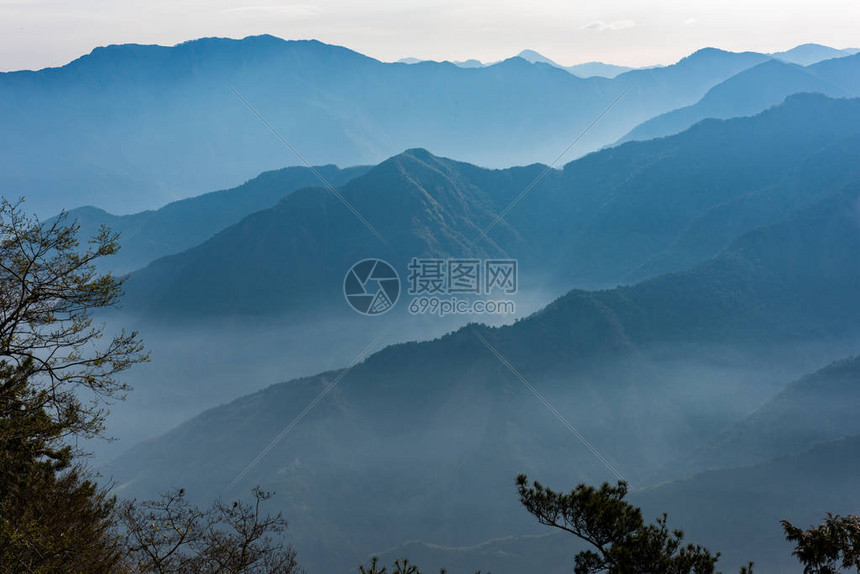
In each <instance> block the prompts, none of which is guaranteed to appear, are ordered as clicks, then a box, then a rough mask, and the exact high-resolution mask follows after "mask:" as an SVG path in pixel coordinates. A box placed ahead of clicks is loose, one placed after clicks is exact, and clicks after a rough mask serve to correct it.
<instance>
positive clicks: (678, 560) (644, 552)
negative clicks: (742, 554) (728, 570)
mask: <svg viewBox="0 0 860 574" xmlns="http://www.w3.org/2000/svg"><path fill="white" fill-rule="evenodd" d="M517 488H518V490H519V494H520V502H522V504H523V506H524V507H525V508H526V510H528V511H529V512H530V513H531V514H532V515H534V516H535V517H536V518H537V519H538V521H539V522H540V523H541V524H545V525H547V526H552V527H555V528H558V529H560V530H563V531H565V532H569V533H571V534H573V535H574V536H577V537H579V538H581V539H582V540H584V541H585V542H587V543H588V544H590V545H591V546H592V547H593V548H594V550H585V551H583V552H580V553H579V554H577V555H576V558H575V566H574V572H576V574H594V573H598V572H608V573H610V574H628V573H631V574H632V573H635V572H663V573H670V574H713V572H714V567H715V565H716V563H717V560H718V559H719V556H720V555H719V554H711V552H710V551H709V550H708V549H707V548H704V547H702V546H699V545H694V544H688V545H686V546H683V545H682V542H683V539H684V534H683V533H682V532H681V531H680V530H673V531H669V528H668V520H667V517H666V515H665V514H664V515H663V516H662V517H661V518H658V519H657V521H656V523H654V524H645V522H644V520H643V519H642V512H641V510H640V509H639V508H636V507H634V506H632V505H631V504H630V503H628V502H626V501H625V500H624V497H625V496H626V495H627V483H625V482H621V481H619V482H618V484H617V485H616V486H611V485H609V484H608V483H604V484H603V485H602V486H601V487H600V488H599V489H598V488H594V487H593V486H588V485H585V484H580V485H579V486H577V487H576V488H575V489H574V490H572V491H570V492H569V493H567V494H565V493H560V492H554V491H552V490H550V489H548V488H546V487H544V486H543V485H542V484H540V483H539V482H534V483H533V484H532V485H531V486H530V485H529V484H528V479H527V477H526V476H525V475H520V476H518V477H517ZM595 550H596V551H595ZM750 567H751V565H750Z"/></svg>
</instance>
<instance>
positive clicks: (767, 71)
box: [619, 55, 860, 143]
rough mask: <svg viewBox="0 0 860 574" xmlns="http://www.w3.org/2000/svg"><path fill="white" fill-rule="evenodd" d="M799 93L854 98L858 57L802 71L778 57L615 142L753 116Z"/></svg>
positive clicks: (859, 78)
mask: <svg viewBox="0 0 860 574" xmlns="http://www.w3.org/2000/svg"><path fill="white" fill-rule="evenodd" d="M801 92H816V93H820V94H825V95H828V96H830V97H857V96H860V55H854V56H847V55H845V56H844V57H840V58H838V59H835V60H827V61H823V62H821V63H816V64H813V65H810V66H808V67H805V68H804V67H801V66H798V65H797V64H791V63H785V62H783V61H780V60H778V59H775V60H769V61H767V62H763V63H761V64H758V65H757V66H753V67H752V68H749V69H747V70H744V71H742V72H740V73H738V74H737V75H736V76H733V77H731V78H729V79H727V80H726V81H724V82H722V83H721V84H718V85H717V86H714V87H713V88H711V89H710V90H709V91H708V93H707V94H705V95H704V97H702V99H701V100H699V101H698V102H697V103H695V104H693V105H692V106H687V107H683V108H680V109H677V110H673V111H671V112H667V113H665V114H661V115H659V116H657V117H654V118H651V119H649V120H648V121H646V122H644V123H643V124H641V125H639V126H637V127H636V128H635V129H633V130H632V131H631V132H630V133H628V134H627V135H625V136H624V137H623V138H621V139H620V140H619V143H622V142H626V141H633V140H638V141H644V140H649V139H653V138H657V137H665V136H668V135H672V134H676V133H679V132H682V131H684V130H686V129H687V128H689V127H690V126H692V125H693V124H695V123H696V122H699V121H701V120H704V119H706V118H718V119H719V118H722V119H725V118H733V117H739V116H749V115H754V114H757V113H759V112H761V111H762V110H764V109H766V108H768V107H771V106H774V105H776V104H778V103H780V102H782V101H783V100H784V99H785V98H786V97H788V96H790V95H792V94H797V93H801Z"/></svg>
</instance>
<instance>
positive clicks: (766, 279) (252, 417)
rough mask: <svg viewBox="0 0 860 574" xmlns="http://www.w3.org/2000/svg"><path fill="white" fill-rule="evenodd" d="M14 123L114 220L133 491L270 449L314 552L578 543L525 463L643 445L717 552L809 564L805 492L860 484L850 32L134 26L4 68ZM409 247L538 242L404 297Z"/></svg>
mask: <svg viewBox="0 0 860 574" xmlns="http://www.w3.org/2000/svg"><path fill="white" fill-rule="evenodd" d="M580 76H582V77H580ZM234 90H235V92H236V93H238V94H239V95H240V97H241V98H244V99H245V102H243V101H242V100H241V99H240V97H237V95H236V93H234ZM622 95H623V97H621V99H618V100H617V103H615V104H614V105H613V102H615V101H616V99H617V98H619V97H620V96H622ZM249 105H250V107H251V108H253V109H249ZM604 112H605V113H604ZM256 114H259V116H260V117H257V115H256ZM260 118H262V119H263V121H261V119H260ZM596 120H599V121H596ZM595 121H596V123H594V124H593V126H592V122H595ZM0 123H2V125H3V126H4V127H3V130H2V134H3V135H2V136H0V189H3V190H4V196H7V197H11V196H15V195H18V191H19V190H20V191H21V192H22V193H24V192H26V195H27V203H26V204H25V205H26V207H27V210H36V211H39V212H40V214H42V215H43V217H44V218H46V219H48V218H50V217H51V216H54V215H56V213H57V212H59V210H60V209H68V210H69V212H68V216H69V218H70V219H71V220H73V221H75V222H77V224H79V225H80V231H81V233H82V235H84V236H91V235H93V234H95V233H97V232H98V230H99V229H100V228H101V226H103V225H107V226H109V227H111V228H112V229H113V230H114V231H116V232H118V233H119V234H120V242H121V244H122V245H123V248H122V250H121V251H120V252H119V253H118V254H116V255H112V256H110V257H107V258H105V259H104V261H101V262H100V269H101V270H104V271H111V272H114V273H117V274H121V275H123V276H125V277H126V281H125V283H124V285H123V289H124V291H125V293H124V296H123V298H122V301H121V305H120V306H119V308H118V309H113V310H110V311H107V312H104V313H100V314H99V315H98V316H97V317H96V319H97V321H100V322H102V321H103V322H104V323H105V324H107V325H109V326H110V327H111V328H113V327H117V328H119V327H124V328H129V329H139V330H140V331H141V332H142V333H143V335H144V337H145V339H146V341H147V344H148V346H149V348H150V349H151V350H152V361H151V362H150V363H149V364H146V365H142V366H140V367H139V368H136V369H134V370H133V371H132V372H131V373H129V374H128V376H127V377H126V378H125V379H124V380H125V381H126V382H128V383H130V385H131V386H132V387H133V391H132V392H131V393H130V395H129V398H128V400H127V401H125V402H124V403H118V404H113V405H111V410H112V415H111V418H110V419H109V421H108V434H109V435H111V436H115V437H118V438H119V439H120V440H119V441H117V442H114V443H109V444H102V443H98V444H95V443H86V444H85V445H84V447H85V448H87V449H90V450H93V451H95V453H96V456H95V458H94V459H93V464H94V465H95V466H96V467H97V468H98V471H99V472H100V473H101V475H102V478H103V480H104V481H105V482H110V483H111V484H113V485H115V489H114V492H115V494H117V496H119V497H120V498H134V497H138V498H150V497H154V496H156V495H158V493H160V492H163V491H165V490H167V489H169V488H180V487H181V488H184V489H185V490H186V491H187V492H188V493H189V497H190V498H192V499H193V500H195V501H199V502H208V501H209V500H211V499H214V498H216V497H219V496H222V497H228V496H233V495H234V494H236V495H238V494H239V493H244V492H247V491H248V490H249V489H250V488H252V487H254V486H256V485H259V486H261V487H262V488H263V489H265V490H269V491H273V492H274V493H275V495H274V497H273V498H272V499H271V500H270V501H268V503H267V504H269V505H270V506H271V508H272V509H273V510H274V511H276V512H283V513H284V515H285V517H286V518H287V519H288V520H289V530H288V538H289V539H290V540H291V541H293V542H294V543H295V546H296V549H297V550H298V553H299V561H300V563H301V564H302V565H303V566H304V567H305V568H306V569H307V571H308V572H309V573H313V572H325V573H341V572H342V573H346V572H354V571H355V569H356V567H357V565H358V564H359V563H362V562H366V560H367V559H368V558H369V557H370V556H372V555H375V556H380V557H382V558H383V559H384V560H385V561H386V562H391V561H393V560H394V559H398V558H402V557H404V556H408V557H409V558H410V560H411V561H414V562H419V563H421V565H422V568H424V569H427V571H433V569H438V568H442V567H445V568H448V571H451V572H458V571H463V572H470V571H476V570H479V569H480V570H481V571H485V572H486V571H492V572H495V573H496V574H521V573H524V572H547V573H556V572H557V573H559V574H560V573H561V572H569V571H570V569H571V560H572V556H573V554H574V553H575V552H576V551H578V550H579V549H581V548H582V546H581V545H579V543H578V542H577V541H575V540H572V539H571V538H570V537H567V536H565V535H560V534H556V533H551V532H547V530H546V529H544V528H543V527H541V526H540V525H539V524H537V523H535V521H534V520H533V518H532V517H531V516H529V515H528V514H527V513H526V512H525V511H524V510H523V508H522V507H521V505H520V504H519V503H518V501H517V496H516V489H515V486H514V478H515V476H517V475H518V474H520V473H526V474H528V475H529V476H530V477H531V478H534V479H538V480H540V481H541V482H543V483H544V484H547V485H549V486H551V487H553V488H556V489H559V490H569V489H570V488H573V487H575V486H576V485H577V484H578V483H580V482H586V483H589V484H597V485H599V484H600V483H601V482H603V481H608V482H614V481H615V480H618V479H624V480H626V481H628V482H629V484H630V485H631V501H632V502H633V503H635V504H637V505H641V506H642V508H643V511H644V513H645V515H646V517H647V518H648V519H649V520H650V519H652V518H653V517H657V516H660V515H661V514H662V513H663V512H668V513H669V516H670V522H669V524H670V527H671V528H681V529H683V530H684V531H685V532H686V533H687V535H688V538H689V539H690V540H691V541H693V542H696V543H701V544H704V545H706V546H708V547H709V548H713V549H714V550H715V551H720V552H721V553H722V554H723V559H722V560H721V561H720V564H719V566H720V569H722V570H723V571H731V570H735V571H736V570H737V569H738V567H740V566H741V565H745V564H747V562H748V561H750V560H752V561H754V562H755V563H756V570H757V571H758V570H759V569H761V571H763V572H770V571H793V570H792V569H793V568H794V569H796V562H795V560H794V558H793V557H792V556H791V554H790V548H789V545H788V544H786V543H785V541H784V539H783V537H782V533H781V531H780V526H779V520H780V519H783V518H787V519H790V520H792V521H797V522H799V523H802V524H809V523H813V522H815V521H818V520H820V519H821V517H822V516H823V515H824V514H825V513H827V512H839V513H843V514H848V513H854V514H858V513H860V498H858V494H857V488H856V487H857V476H858V474H857V473H858V470H860V468H858V464H860V462H858V461H860V418H858V417H857V413H858V412H860V358H858V357H860V355H859V354H860V297H858V293H860V54H858V53H857V51H856V50H851V49H844V50H837V49H834V48H829V47H827V46H822V45H817V44H805V45H801V46H798V47H797V48H794V49H792V50H789V51H786V52H780V53H774V54H763V53H754V52H744V53H732V52H726V51H722V50H718V49H714V48H704V49H702V50H699V51H697V52H695V53H693V54H691V55H690V56H688V57H686V58H684V59H682V60H681V61H679V62H678V63H676V64H674V65H671V66H665V67H654V68H643V69H628V68H625V67H621V66H609V65H607V64H602V63H599V62H598V63H588V64H580V65H577V66H569V67H565V66H560V65H559V64H557V63H556V62H554V61H552V60H550V59H548V58H546V57H544V56H542V55H541V54H539V53H537V52H535V51H533V50H525V51H523V52H521V53H520V54H519V55H518V56H517V57H514V58H510V59H507V60H504V61H501V62H497V63H493V64H483V63H481V62H478V61H476V60H475V61H472V60H470V61H468V62H455V63H451V62H441V63H440V62H429V61H427V62H425V61H417V60H413V59H407V61H403V62H399V63H383V62H380V61H377V60H375V59H373V58H369V57H366V56H364V55H362V54H359V53H357V52H354V51H352V50H349V49H347V48H343V47H338V46H332V45H327V44H324V43H321V42H318V41H313V40H309V41H285V40H281V39H279V38H275V37H273V36H255V37H249V38H245V39H243V40H227V39H220V38H205V39H200V40H194V41H190V42H186V43H183V44H179V45H177V46H173V47H163V46H141V45H135V44H124V45H115V46H108V47H104V48H98V49H96V50H94V51H93V52H92V53H90V54H88V55H86V56H83V57H81V58H79V59H77V60H75V61H73V62H71V63H70V64H68V65H66V66H63V67H60V68H52V69H45V70H39V71H35V72H29V71H22V72H12V73H5V74H0ZM267 124H268V125H267ZM590 126H591V127H590ZM272 131H276V132H278V135H275V134H273V133H272ZM582 134H585V135H584V137H582V138H581V139H577V137H578V136H580V135H582ZM279 136H282V137H283V138H284V140H285V141H286V142H289V143H288V145H287V146H285V145H284V142H282V141H280V139H279ZM572 143H574V144H575V145H574V146H573V147H572V148H571V150H570V152H569V154H567V155H564V154H563V155H559V154H561V153H562V152H563V151H564V150H565V149H566V148H568V146H570V145H571V144H572ZM293 145H294V146H295V148H296V150H297V151H298V152H299V153H300V154H301V155H302V158H301V159H299V158H297V157H295V156H294V155H292V152H291V151H290V149H289V148H288V146H293ZM556 158H558V159H556ZM304 160H307V161H308V163H309V165H314V166H316V167H313V168H310V167H309V166H306V165H304V163H303V161H304ZM553 162H554V163H553ZM285 166H287V167H285ZM329 185H330V186H331V188H329ZM213 190H218V191H213ZM357 214H358V215H357ZM375 258H379V259H382V260H384V261H386V262H388V263H389V264H391V266H392V267H393V268H394V269H395V270H396V271H397V273H398V274H399V279H400V289H401V296H400V299H399V300H398V301H397V302H396V304H395V305H394V307H393V309H392V310H391V311H390V312H388V313H386V314H384V315H381V316H375V317H368V316H364V315H360V314H358V313H356V312H355V311H354V310H353V309H352V308H351V307H350V306H349V303H348V302H347V299H346V298H345V296H344V293H345V291H344V284H345V276H346V274H347V271H348V270H349V269H350V268H351V267H352V266H353V264H355V263H356V262H358V261H361V260H364V259H375ZM413 258H432V259H438V260H443V259H450V258H456V259H485V258H495V259H514V260H516V261H517V265H518V290H517V291H516V292H515V293H510V294H506V297H507V298H509V299H510V300H511V301H512V302H514V303H515V304H516V310H515V311H514V312H512V313H509V314H498V315H493V314H480V313H460V314H452V315H450V316H447V317H438V316H434V315H433V314H432V313H431V314H416V313H414V312H410V308H409V303H410V295H409V294H408V293H406V288H407V284H408V281H409V279H408V278H409V274H410V262H411V261H412V259H413ZM485 295H486V294H482V295H479V296H478V297H483V298H488V297H489V296H486V297H485ZM547 405H551V408H547ZM560 419H563V420H560ZM273 439H276V440H274V441H273ZM258 453H263V454H264V456H261V457H259V458H256V457H257V456H258ZM596 453H599V456H598V455H596ZM252 462H253V464H249V463H252Z"/></svg>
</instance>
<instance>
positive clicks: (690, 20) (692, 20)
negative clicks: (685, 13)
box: [684, 18, 698, 26]
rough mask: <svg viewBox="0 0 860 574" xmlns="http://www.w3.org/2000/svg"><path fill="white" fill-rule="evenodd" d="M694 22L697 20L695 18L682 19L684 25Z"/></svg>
mask: <svg viewBox="0 0 860 574" xmlns="http://www.w3.org/2000/svg"><path fill="white" fill-rule="evenodd" d="M696 22H698V20H697V19H695V18H687V19H686V20H684V26H689V25H690V24H695V23H696Z"/></svg>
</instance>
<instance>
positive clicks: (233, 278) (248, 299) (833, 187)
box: [126, 96, 860, 318]
mask: <svg viewBox="0 0 860 574" xmlns="http://www.w3.org/2000/svg"><path fill="white" fill-rule="evenodd" d="M728 142H731V143H730V144H729V143H728ZM858 154H860V100H828V99H826V98H824V97H820V96H798V97H794V98H791V99H790V100H789V101H788V102H786V103H785V104H784V105H782V106H779V107H776V108H773V109H772V110H769V111H767V112H765V113H763V114H760V115H759V116H755V117H753V118H741V119H736V120H731V121H726V122H716V121H714V122H705V123H703V124H700V125H698V126H696V127H695V128H694V129H692V130H690V131H688V132H685V133H682V134H679V135H678V136H675V137H673V138H668V139H665V140H656V141H653V142H645V143H631V144H627V145H624V146H620V147H618V148H611V149H608V150H604V151H601V152H599V153H595V154H592V155H590V156H587V157H585V158H583V159H581V160H578V161H575V162H571V163H570V164H567V165H566V166H565V167H564V169H563V170H551V171H549V172H547V173H546V174H545V176H544V177H543V178H542V179H541V181H540V182H539V183H538V184H537V185H536V186H535V187H534V189H533V190H531V191H530V192H529V196H528V198H526V199H524V200H523V201H521V202H520V203H519V204H518V205H517V206H516V208H515V209H512V210H511V211H510V212H509V213H508V214H506V216H505V218H503V219H502V220H500V221H499V222H498V224H497V225H496V226H495V227H494V228H493V229H492V230H491V232H490V233H489V234H487V236H486V237H484V238H482V239H481V241H479V242H478V243H476V244H475V245H472V241H474V240H476V239H477V238H479V237H480V236H481V233H482V231H483V230H484V229H485V228H486V227H487V226H488V225H490V224H491V223H492V222H493V221H494V220H495V218H496V217H497V214H498V213H500V212H502V211H503V210H504V209H505V207H506V206H507V205H509V204H510V202H512V201H513V200H514V199H515V198H516V197H517V196H518V195H519V194H520V193H521V192H522V191H523V190H525V189H527V188H528V186H529V185H530V184H531V183H532V182H533V181H534V180H535V178H537V177H538V176H539V175H540V174H541V173H542V172H544V171H545V167H544V166H540V165H532V166H527V167H521V168H511V169H506V170H486V169H483V168H479V167H477V166H473V165H470V164H466V163H463V162H456V161H452V160H448V159H445V158H439V157H436V156H434V155H432V154H430V153H429V152H427V151H425V150H410V151H408V152H406V153H404V154H401V155H398V156H395V157H393V158H391V159H389V160H387V161H385V162H383V163H382V164H380V165H379V166H376V167H374V168H373V169H370V170H369V171H367V172H366V173H364V174H363V175H361V176H360V177H357V178H355V179H353V180H351V181H350V182H349V183H347V184H345V185H344V186H342V187H341V189H340V191H339V193H340V194H341V195H342V197H344V198H346V200H347V201H349V202H350V204H351V205H353V206H354V208H355V209H357V210H358V211H359V212H360V213H361V214H362V216H363V217H365V218H366V219H367V220H368V221H370V222H372V224H373V225H374V226H375V227H376V228H378V231H379V232H381V234H382V236H383V237H385V238H386V240H387V241H388V242H389V244H390V245H391V247H390V248H389V247H386V246H385V245H383V244H382V243H381V242H380V241H379V239H378V238H377V237H375V236H374V235H373V234H372V233H371V232H370V231H369V230H368V229H367V228H365V227H364V226H363V225H362V224H361V222H360V221H359V220H358V219H357V218H356V217H355V216H354V215H353V214H352V213H351V212H350V211H349V210H348V209H346V208H345V207H344V206H343V205H341V204H340V202H339V200H338V199H337V198H336V197H335V195H334V194H333V193H332V192H331V191H330V190H327V189H323V188H307V189H303V190H300V191H299V192H296V193H293V194H292V195H290V196H289V197H287V198H285V199H284V200H283V201H282V202H281V203H279V204H278V205H276V206H274V207H272V208H269V209H266V210H263V211H260V212H258V213H255V214H252V215H250V216H249V217H247V218H246V219H244V220H242V221H240V222H238V223H236V224H235V225H233V226H231V227H228V228H226V229H224V230H222V231H221V232H220V233H219V234H218V235H216V236H214V237H212V238H211V239H209V240H207V241H205V242H203V243H201V244H200V245H198V246H196V247H195V248H194V249H191V250H189V251H186V252H182V253H178V254H176V255H174V256H171V257H168V258H164V259H161V260H158V261H155V262H154V263H153V264H152V265H150V266H149V267H147V268H145V269H142V270H140V271H138V272H137V273H135V274H134V275H133V276H132V278H131V280H130V282H129V283H128V286H127V287H128V299H127V301H126V305H127V307H128V309H130V310H133V311H135V312H137V313H141V314H143V316H149V317H153V318H155V317H172V318H178V317H180V316H185V317H205V316H221V315H224V314H226V315H233V314H239V315H249V316H254V315H265V316H273V315H274V316H279V315H280V314H285V315H286V316H292V314H294V313H296V312H298V309H303V312H306V313H310V315H311V316H312V315H313V312H314V309H323V308H326V309H330V308H339V307H335V306H336V305H339V304H340V302H341V300H342V293H341V287H340V283H341V280H342V276H343V273H344V272H345V271H344V270H345V269H348V268H349V266H351V265H352V263H354V262H355V261H358V260H361V259H364V258H367V257H376V256H383V257H384V258H385V259H386V260H388V261H389V262H390V263H391V264H393V265H395V267H396V268H397V269H400V270H401V272H402V273H405V268H406V265H407V263H408V261H409V260H410V259H411V258H412V257H442V258H444V257H465V256H478V257H481V256H487V255H490V256H504V257H515V258H519V259H520V260H521V264H522V265H528V266H529V273H530V276H529V275H527V274H524V275H523V277H522V284H521V287H522V288H523V289H524V290H528V289H531V288H534V287H536V286H541V285H543V286H546V285H554V286H556V287H558V286H565V285H566V286H567V287H570V286H574V285H578V286H582V287H606V286H613V285H616V284H618V283H621V282H625V281H627V280H628V278H635V279H636V280H639V279H643V278H647V277H653V276H655V275H659V274H661V273H665V272H667V271H676V270H681V269H685V268H688V267H690V266H692V265H695V264H697V263H700V262H702V261H705V260H707V259H708V258H710V257H712V256H713V255H715V254H716V253H718V252H719V251H721V250H722V249H723V248H725V247H726V246H727V245H728V244H729V243H730V242H731V241H732V240H733V239H734V238H735V237H738V236H740V235H742V234H743V233H745V232H747V231H749V230H750V229H752V228H754V227H758V226H761V225H768V224H771V223H774V222H776V221H778V220H779V218H781V217H782V216H784V215H785V214H787V213H788V212H790V211H791V210H793V209H799V208H802V207H805V206H809V205H811V204H812V203H814V202H815V201H817V200H818V199H820V198H821V197H823V196H824V195H826V194H828V193H832V192H835V191H838V190H839V189H840V188H841V187H843V186H845V185H847V184H850V183H852V182H855V181H857V179H858V178H860V173H857V165H858V162H857V158H858ZM765 165H766V166H768V168H767V169H763V166H765ZM821 165H827V166H828V167H827V169H824V170H819V168H818V167H817V166H821ZM727 166H731V169H727ZM801 181H802V182H803V183H802V184H800V183H797V184H793V183H791V182H801ZM666 190H670V192H669V193H667V191H666ZM753 206H754V209H753ZM634 219H635V226H634V225H632V222H633V221H634ZM703 221H709V223H708V225H709V227H708V228H709V229H714V230H715V233H714V234H712V235H707V236H702V235H701V234H696V233H695V231H696V229H698V228H704V227H703V226H702V222H703ZM694 223H695V225H694ZM273 250H274V251H273ZM273 252H277V253H278V257H272V253H273ZM294 276H301V277H303V278H304V281H302V282H295V281H289V280H288V278H289V277H294ZM261 285H263V286H271V289H270V290H269V289H268V288H265V289H264V288H261Z"/></svg>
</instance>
